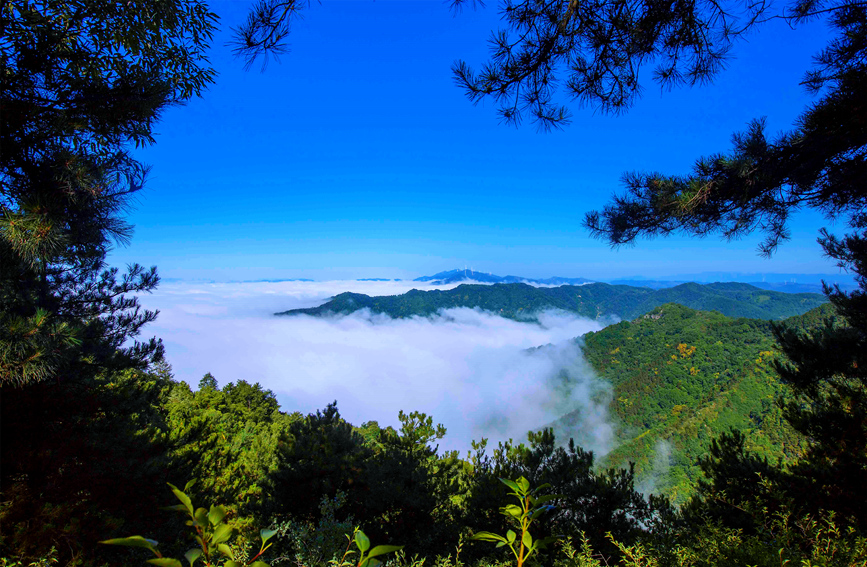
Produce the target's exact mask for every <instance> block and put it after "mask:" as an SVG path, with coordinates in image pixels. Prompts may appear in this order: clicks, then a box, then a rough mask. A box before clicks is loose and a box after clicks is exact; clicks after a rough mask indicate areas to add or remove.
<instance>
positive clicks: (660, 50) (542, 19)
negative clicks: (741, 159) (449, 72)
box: [452, 0, 769, 129]
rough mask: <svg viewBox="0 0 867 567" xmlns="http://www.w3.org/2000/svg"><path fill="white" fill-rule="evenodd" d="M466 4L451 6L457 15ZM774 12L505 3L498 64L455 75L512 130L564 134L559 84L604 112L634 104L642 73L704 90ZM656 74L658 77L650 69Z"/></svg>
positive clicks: (607, 2)
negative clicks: (526, 121) (735, 47)
mask: <svg viewBox="0 0 867 567" xmlns="http://www.w3.org/2000/svg"><path fill="white" fill-rule="evenodd" d="M468 2H469V0H452V4H453V5H454V6H456V7H460V6H463V5H464V4H466V3H468ZM472 4H473V5H476V4H481V5H484V2H481V1H480V0H472ZM768 9H769V8H768V7H767V6H766V5H765V4H749V5H746V6H744V5H740V4H735V3H729V4H720V3H716V2H657V1H648V2H638V3H635V2H626V1H623V0H594V1H592V2H571V1H567V0H561V1H556V2H535V1H531V0H502V1H501V2H500V11H501V13H502V14H503V22H504V29H501V30H498V31H497V32H495V33H494V34H493V35H492V38H491V41H490V43H491V60H490V61H489V62H488V63H486V64H485V65H484V66H483V67H482V69H481V70H480V72H478V73H475V72H473V71H472V70H471V69H470V67H469V65H467V64H466V63H464V62H463V61H460V62H458V63H456V64H455V65H454V68H453V71H454V74H455V78H456V80H457V82H458V84H459V85H460V86H461V87H463V88H464V90H465V91H466V93H467V96H468V97H469V98H470V100H472V101H474V102H478V101H481V100H484V99H485V98H487V97H491V98H493V99H494V100H495V101H496V102H497V103H498V104H499V114H500V116H501V117H502V118H503V120H504V121H505V122H507V123H514V124H518V123H520V122H521V119H522V118H523V117H524V116H525V115H530V116H531V117H532V120H533V121H534V122H536V123H537V124H538V125H539V126H540V127H541V128H544V129H548V128H551V127H560V126H563V125H564V124H566V123H568V122H569V120H570V113H569V111H568V110H567V109H566V107H565V106H562V105H561V104H560V103H559V102H557V99H556V97H555V95H556V92H557V89H558V87H559V86H560V84H561V83H562V85H563V88H564V90H565V91H566V93H567V95H568V96H569V97H570V98H572V99H574V100H578V101H579V102H580V103H587V104H590V105H592V106H595V107H598V108H601V109H603V110H606V111H618V110H622V109H623V108H625V107H628V106H630V105H631V104H632V102H633V101H634V100H635V98H636V96H637V95H638V93H639V91H640V86H639V76H640V75H641V74H642V73H643V74H645V75H647V74H652V76H653V78H654V80H656V81H657V82H658V83H659V84H660V85H662V86H665V87H671V86H674V85H678V84H682V83H686V84H689V85H693V84H696V83H702V82H704V81H707V80H708V79H709V78H710V77H712V76H714V75H715V74H716V73H717V72H718V71H720V70H721V69H722V68H723V66H724V62H725V58H726V55H727V53H728V51H729V48H730V47H731V45H732V43H733V41H734V39H735V38H736V37H737V36H738V35H739V34H741V33H743V32H744V31H745V30H747V29H749V28H750V27H751V25H752V24H753V23H754V19H755V18H757V17H758V16H759V15H761V14H762V13H764V12H765V11H766V10H768ZM739 18H741V19H739ZM650 66H653V69H652V71H651V70H645V69H646V67H650ZM645 78H646V77H645Z"/></svg>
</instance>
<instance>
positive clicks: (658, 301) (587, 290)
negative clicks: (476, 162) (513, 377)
mask: <svg viewBox="0 0 867 567" xmlns="http://www.w3.org/2000/svg"><path fill="white" fill-rule="evenodd" d="M825 301H826V299H825V298H824V297H822V296H821V295H818V294H815V293H799V294H787V293H781V292H773V291H766V290H761V289H758V288H756V287H753V286H751V285H748V284H738V283H716V284H708V285H700V284H696V283H688V284H682V285H679V286H677V287H673V288H669V289H661V290H653V289H649V288H641V287H631V286H625V285H616V286H615V285H609V284H604V283H594V284H586V285H582V286H560V287H555V288H537V287H532V286H529V285H527V284H494V285H490V286H488V285H467V284H464V285H460V286H458V287H456V288H454V289H451V290H446V291H440V290H432V291H419V290H415V289H414V290H412V291H409V292H407V293H405V294H403V295H395V296H382V297H370V296H367V295H363V294H360V293H348V292H347V293H341V294H340V295H337V296H335V297H334V298H333V299H331V301H328V302H327V303H325V304H324V305H321V306H319V307H313V308H309V309H293V310H291V311H284V312H282V313H277V315H314V316H323V315H327V314H348V313H353V312H355V311H358V310H360V309H370V311H371V312H373V313H384V314H386V315H389V316H391V317H413V316H421V317H429V316H431V315H434V314H435V313H437V312H438V311H439V310H441V309H450V308H454V307H471V308H478V309H484V310H486V311H490V312H492V313H495V314H497V315H500V316H502V317H507V318H510V319H517V320H521V321H533V320H535V319H536V316H537V315H538V313H539V312H540V311H544V310H546V309H560V310H563V311H567V312H570V313H576V314H578V315H581V316H583V317H589V318H591V319H603V318H606V317H608V318H610V317H620V318H623V319H633V318H635V317H638V316H639V315H642V314H644V313H647V312H648V311H650V310H651V309H653V308H654V307H657V306H659V305H662V304H664V303H671V302H675V303H680V304H682V305H686V306H687V307H691V308H693V309H701V310H704V311H712V310H715V311H719V312H720V313H723V314H724V315H728V316H730V317H752V318H756V319H782V318H785V317H791V316H793V315H800V314H801V313H804V312H805V311H808V310H810V309H812V308H814V307H817V306H818V305H821V304H822V303H824V302H825Z"/></svg>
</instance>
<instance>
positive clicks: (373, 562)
mask: <svg viewBox="0 0 867 567" xmlns="http://www.w3.org/2000/svg"><path fill="white" fill-rule="evenodd" d="M381 564H382V561H380V560H379V559H371V558H369V557H368V558H367V559H365V560H364V561H362V562H361V563H360V564H359V565H358V567H379V565H381Z"/></svg>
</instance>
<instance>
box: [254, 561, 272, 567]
mask: <svg viewBox="0 0 867 567" xmlns="http://www.w3.org/2000/svg"><path fill="white" fill-rule="evenodd" d="M250 567H271V566H270V565H268V564H267V563H265V562H264V561H254V562H253V563H251V564H250Z"/></svg>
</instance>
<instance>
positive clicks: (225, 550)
mask: <svg viewBox="0 0 867 567" xmlns="http://www.w3.org/2000/svg"><path fill="white" fill-rule="evenodd" d="M217 549H218V550H219V551H220V553H222V554H223V555H225V556H226V557H228V558H229V559H235V554H234V553H232V548H231V547H229V546H228V545H226V544H225V543H218V544H217Z"/></svg>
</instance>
